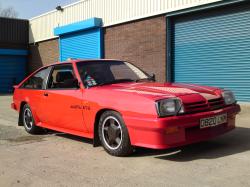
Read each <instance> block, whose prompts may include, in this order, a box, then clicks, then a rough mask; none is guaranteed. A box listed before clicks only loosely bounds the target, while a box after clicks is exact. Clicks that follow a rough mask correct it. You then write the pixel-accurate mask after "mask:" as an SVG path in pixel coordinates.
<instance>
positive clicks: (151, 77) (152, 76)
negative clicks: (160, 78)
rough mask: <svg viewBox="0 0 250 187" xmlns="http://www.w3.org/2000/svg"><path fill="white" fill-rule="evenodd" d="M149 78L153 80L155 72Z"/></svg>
mask: <svg viewBox="0 0 250 187" xmlns="http://www.w3.org/2000/svg"><path fill="white" fill-rule="evenodd" d="M150 79H151V80H152V81H154V82H155V74H154V73H153V74H152V75H151V76H150Z"/></svg>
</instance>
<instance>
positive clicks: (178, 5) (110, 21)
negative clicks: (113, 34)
mask: <svg viewBox="0 0 250 187" xmlns="http://www.w3.org/2000/svg"><path fill="white" fill-rule="evenodd" d="M216 1H220V0H81V1H79V2H76V3H73V4H70V5H67V6H65V7H63V8H64V11H63V12H61V11H56V10H53V11H51V12H48V13H45V14H42V15H40V16H37V17H34V18H32V19H30V38H29V41H30V43H33V42H38V41H42V40H47V39H50V38H54V37H55V36H54V34H53V29H54V28H55V27H58V26H63V25H67V24H70V23H74V22H78V21H82V20H85V19H88V18H92V17H99V18H102V20H103V26H110V25H114V24H118V23H123V22H127V21H131V20H136V19H140V18H144V17H149V16H153V15H158V14H163V13H168V12H172V11H176V10H180V9H185V8H189V7H194V6H198V5H203V4H207V3H212V2H216Z"/></svg>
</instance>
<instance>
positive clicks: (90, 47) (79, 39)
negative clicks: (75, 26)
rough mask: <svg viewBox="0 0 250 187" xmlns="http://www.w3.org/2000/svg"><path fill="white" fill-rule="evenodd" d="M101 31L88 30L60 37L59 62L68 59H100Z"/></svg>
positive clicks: (98, 29) (96, 29) (95, 29)
mask: <svg viewBox="0 0 250 187" xmlns="http://www.w3.org/2000/svg"><path fill="white" fill-rule="evenodd" d="M101 45H102V30H101V28H94V29H88V30H84V31H78V32H73V33H69V34H64V35H61V36H60V57H61V61H65V60H67V59H68V58H80V59H93V58H94V59H97V58H102V49H101V47H102V46H101Z"/></svg>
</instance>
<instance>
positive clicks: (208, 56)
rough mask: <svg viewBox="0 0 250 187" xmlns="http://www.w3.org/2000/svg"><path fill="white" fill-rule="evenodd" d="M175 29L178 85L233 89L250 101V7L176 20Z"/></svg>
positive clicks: (173, 46)
mask: <svg viewBox="0 0 250 187" xmlns="http://www.w3.org/2000/svg"><path fill="white" fill-rule="evenodd" d="M172 26H173V38H172V49H173V50H172V64H173V80H174V81H175V82H184V83H197V84H202V85H211V86H218V87H222V88H226V89H231V90H233V91H234V92H235V94H236V97H237V99H238V100H239V101H247V102H250V6H249V5H245V6H242V7H240V6H237V7H236V6H234V7H228V8H224V9H221V10H213V11H210V12H208V11H204V12H203V13H199V14H195V15H194V14H193V15H188V16H185V17H184V16H183V17H179V18H175V20H174V22H173V25H172Z"/></svg>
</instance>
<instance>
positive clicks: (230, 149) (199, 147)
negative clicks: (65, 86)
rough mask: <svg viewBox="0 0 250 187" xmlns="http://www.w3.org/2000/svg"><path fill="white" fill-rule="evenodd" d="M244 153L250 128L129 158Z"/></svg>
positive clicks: (176, 158) (138, 151) (139, 151)
mask: <svg viewBox="0 0 250 187" xmlns="http://www.w3.org/2000/svg"><path fill="white" fill-rule="evenodd" d="M48 133H49V134H53V135H56V136H59V137H62V138H67V139H71V140H75V141H79V142H83V143H87V144H92V143H93V140H91V139H88V138H83V137H79V136H74V135H70V134H65V133H60V132H55V131H49V132H48ZM245 151H250V128H244V127H237V128H236V129H235V130H233V131H232V132H230V133H228V134H225V135H223V136H221V137H218V138H215V139H212V140H209V141H205V142H200V143H196V144H191V145H187V146H183V147H178V148H170V149H166V150H154V149H147V148H139V147H138V148H136V150H135V152H134V153H133V154H132V155H131V156H130V157H148V156H150V157H152V156H153V157H155V158H157V159H163V160H169V161H176V162H187V161H192V160H198V159H216V158H220V157H225V156H229V155H233V154H237V153H241V152H245Z"/></svg>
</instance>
